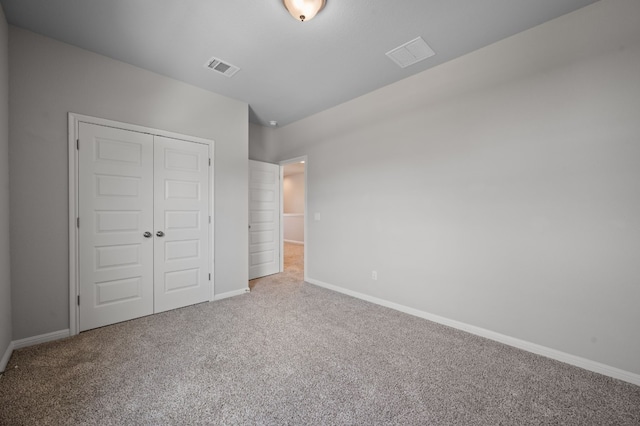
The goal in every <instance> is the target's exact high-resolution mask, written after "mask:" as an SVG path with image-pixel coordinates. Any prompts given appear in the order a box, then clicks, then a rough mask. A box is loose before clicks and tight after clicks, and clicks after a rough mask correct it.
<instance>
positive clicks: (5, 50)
mask: <svg viewBox="0 0 640 426" xmlns="http://www.w3.org/2000/svg"><path fill="white" fill-rule="evenodd" d="M9 259H10V258H9V29H8V26H7V21H6V19H5V17H4V11H3V10H2V6H0V358H2V357H3V356H4V354H5V352H6V350H7V348H8V347H9V343H10V342H11V333H12V331H11V274H10V272H9ZM0 368H2V367H1V366H0Z"/></svg>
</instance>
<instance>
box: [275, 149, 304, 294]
mask: <svg viewBox="0 0 640 426" xmlns="http://www.w3.org/2000/svg"><path fill="white" fill-rule="evenodd" d="M301 161H304V246H303V253H304V254H303V256H304V259H303V261H304V266H303V268H304V280H305V281H307V259H308V258H309V256H307V246H308V242H309V233H308V232H307V229H308V226H307V224H308V221H309V206H308V204H307V200H308V193H309V191H308V189H309V186H308V176H309V159H308V156H307V155H301V156H300V157H295V158H290V159H288V160H283V161H280V163H278V164H280V272H284V166H286V165H287V164H293V163H299V162H301Z"/></svg>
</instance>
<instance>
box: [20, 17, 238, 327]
mask: <svg viewBox="0 0 640 426" xmlns="http://www.w3.org/2000/svg"><path fill="white" fill-rule="evenodd" d="M9 47H10V59H11V61H10V71H11V74H10V101H11V111H10V124H11V128H10V135H11V138H10V140H11V144H10V155H11V168H10V173H11V182H12V184H11V197H12V202H11V214H12V220H11V238H12V246H11V248H12V258H11V277H12V300H13V337H14V339H20V338H24V337H29V336H34V335H39V334H43V333H47V332H52V331H58V330H62V329H66V328H68V327H69V303H68V298H69V295H68V293H69V272H68V249H69V247H68V226H67V223H68V177H67V176H68V164H67V163H68V161H67V113H68V112H76V113H80V114H86V115H91V116H96V117H102V118H107V119H111V120H117V121H123V122H127V123H133V124H138V125H142V126H148V127H153V128H158V129H162V130H168V131H173V132H178V133H183V134H187V135H193V136H199V137H203V138H209V139H213V140H215V142H216V145H215V165H214V167H215V169H214V170H215V212H214V214H215V256H216V259H215V260H216V262H215V265H216V269H215V291H216V294H220V293H226V292H229V291H233V290H239V289H242V288H246V287H247V283H248V267H247V265H248V259H247V256H248V255H247V252H248V250H247V239H248V235H247V223H248V222H247V214H248V213H247V211H248V206H247V192H248V185H247V179H248V178H247V173H248V171H247V157H248V124H247V123H248V107H247V104H246V103H243V102H239V101H235V100H232V99H229V98H226V97H223V96H220V95H217V94H214V93H211V92H208V91H205V90H202V89H199V88H196V87H193V86H190V85H187V84H184V83H181V82H178V81H175V80H171V79H169V78H166V77H163V76H160V75H157V74H153V73H150V72H147V71H145V70H142V69H139V68H136V67H133V66H130V65H127V64H124V63H121V62H117V61H114V60H112V59H109V58H106V57H103V56H100V55H96V54H93V53H90V52H87V51H84V50H81V49H78V48H76V47H73V46H70V45H67V44H63V43H60V42H57V41H54V40H52V39H49V38H45V37H42V36H39V35H36V34H34V33H31V32H28V31H24V30H21V29H18V28H15V27H11V28H10V45H9Z"/></svg>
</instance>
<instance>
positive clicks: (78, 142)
mask: <svg viewBox="0 0 640 426" xmlns="http://www.w3.org/2000/svg"><path fill="white" fill-rule="evenodd" d="M76 149H77V150H78V151H79V150H80V139H76Z"/></svg>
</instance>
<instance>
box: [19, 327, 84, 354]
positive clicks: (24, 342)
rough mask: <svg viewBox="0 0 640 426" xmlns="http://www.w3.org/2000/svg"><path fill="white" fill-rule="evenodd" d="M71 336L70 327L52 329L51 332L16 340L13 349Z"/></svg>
mask: <svg viewBox="0 0 640 426" xmlns="http://www.w3.org/2000/svg"><path fill="white" fill-rule="evenodd" d="M69 336H71V333H70V331H69V329H68V328H67V329H66V330H58V331H52V332H51V333H46V334H40V335H39V336H33V337H27V338H25V339H20V340H14V341H13V342H12V343H13V349H20V348H26V347H27V346H33V345H38V344H40V343H45V342H52V341H54V340H60V339H64V338H65V337H69Z"/></svg>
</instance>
